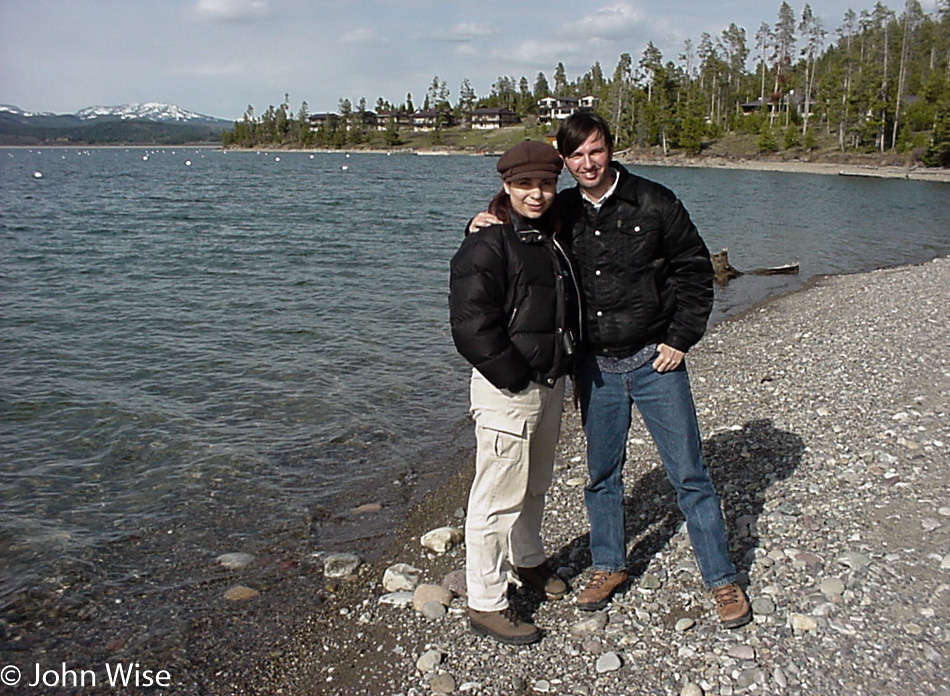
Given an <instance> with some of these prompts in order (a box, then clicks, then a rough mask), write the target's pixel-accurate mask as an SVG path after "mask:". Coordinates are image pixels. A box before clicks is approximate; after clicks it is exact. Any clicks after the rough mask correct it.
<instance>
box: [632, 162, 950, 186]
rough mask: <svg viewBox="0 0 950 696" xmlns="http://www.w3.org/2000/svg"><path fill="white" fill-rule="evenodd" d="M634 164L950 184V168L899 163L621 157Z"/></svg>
mask: <svg viewBox="0 0 950 696" xmlns="http://www.w3.org/2000/svg"><path fill="white" fill-rule="evenodd" d="M620 161H621V162H623V163H624V164H630V165H633V166H646V167H649V166H660V167H694V168H700V169H738V170H745V171H759V172H782V173H786V174H822V175H838V176H853V177H867V178H873V179H908V180H911V181H932V182H938V183H950V170H948V169H938V168H933V167H916V166H912V167H904V166H897V165H878V164H853V163H835V162H806V161H803V160H795V161H787V160H770V159H741V158H740V159H733V158H725V157H680V156H676V157H670V158H666V159H655V160H654V159H646V158H638V157H635V156H632V157H631V156H626V157H622V158H621V159H620Z"/></svg>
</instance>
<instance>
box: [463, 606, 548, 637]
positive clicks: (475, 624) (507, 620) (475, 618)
mask: <svg viewBox="0 0 950 696" xmlns="http://www.w3.org/2000/svg"><path fill="white" fill-rule="evenodd" d="M468 622H469V624H470V625H471V627H472V630H473V631H475V633H477V634H478V635H480V636H488V637H489V638H494V639H495V640H497V641H498V642H499V643H507V644H508V645H527V644H528V643H534V642H535V641H537V640H539V639H540V638H541V631H540V630H539V629H538V627H537V626H535V625H534V624H533V623H531V622H530V621H524V620H523V619H521V618H520V617H519V616H518V615H517V614H516V613H515V610H514V609H512V608H511V607H507V608H505V609H502V610H501V611H477V610H475V609H472V608H471V607H469V610H468Z"/></svg>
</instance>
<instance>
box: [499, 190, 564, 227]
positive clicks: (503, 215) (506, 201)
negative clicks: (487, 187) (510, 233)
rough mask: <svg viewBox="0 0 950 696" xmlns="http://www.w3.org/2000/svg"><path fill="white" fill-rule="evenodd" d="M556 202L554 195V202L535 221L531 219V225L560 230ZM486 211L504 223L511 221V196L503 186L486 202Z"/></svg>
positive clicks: (559, 214) (559, 216)
mask: <svg viewBox="0 0 950 696" xmlns="http://www.w3.org/2000/svg"><path fill="white" fill-rule="evenodd" d="M557 202H558V199H557V197H556V196H555V198H554V203H552V204H551V207H550V208H548V209H547V210H546V211H544V215H542V216H541V217H540V218H538V219H537V220H536V221H535V220H532V221H531V226H532V227H534V228H535V229H538V230H542V231H551V232H553V233H554V234H557V233H558V232H560V231H561V213H560V210H559V208H558V204H557ZM488 212H489V213H491V214H492V215H494V216H495V217H496V218H498V219H499V220H501V221H502V222H503V223H505V224H508V223H510V222H511V216H512V215H513V214H514V213H512V210H511V196H509V195H508V194H507V193H506V192H505V189H504V188H502V189H501V191H499V192H498V193H496V194H495V197H494V198H492V199H491V202H490V203H489V204H488Z"/></svg>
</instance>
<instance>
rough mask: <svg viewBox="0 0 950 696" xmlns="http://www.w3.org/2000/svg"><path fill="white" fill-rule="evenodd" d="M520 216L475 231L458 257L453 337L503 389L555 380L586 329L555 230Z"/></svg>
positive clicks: (453, 294)
mask: <svg viewBox="0 0 950 696" xmlns="http://www.w3.org/2000/svg"><path fill="white" fill-rule="evenodd" d="M513 218H514V220H513V224H510V225H493V226H492V227H486V228H485V229H483V230H480V231H479V232H477V233H475V234H470V235H468V236H467V237H466V238H465V240H464V241H463V242H462V245H461V247H460V248H459V250H458V251H457V252H456V254H455V256H454V257H453V258H452V263H451V275H450V280H449V315H450V320H451V324H452V338H453V340H454V341H455V346H456V348H458V351H459V353H461V354H462V355H463V356H464V357H465V359H466V360H468V361H469V362H470V363H471V364H472V365H473V366H474V367H475V368H476V369H477V370H478V371H479V372H481V373H482V374H483V375H484V376H485V378H486V379H487V380H488V381H489V382H491V383H492V384H493V385H494V386H495V387H497V388H499V389H510V390H512V391H521V390H522V389H524V388H525V387H527V386H528V383H529V382H530V381H535V382H538V383H539V384H542V385H544V386H552V385H553V384H554V383H555V381H556V380H557V379H558V378H559V377H561V376H562V375H564V374H566V373H567V372H568V371H569V369H570V367H571V363H572V355H573V352H574V343H575V342H576V341H577V340H578V337H579V311H578V305H579V297H580V293H579V288H578V286H577V283H576V281H575V274H574V272H573V269H572V268H571V265H570V261H569V260H568V257H567V255H566V254H565V253H564V251H563V250H562V249H561V248H560V245H559V244H558V243H557V242H555V240H554V238H553V236H552V235H551V234H546V233H542V232H539V231H537V230H535V229H533V228H531V227H529V226H528V224H527V223H526V222H525V221H524V220H522V219H520V218H519V217H517V216H515V215H513Z"/></svg>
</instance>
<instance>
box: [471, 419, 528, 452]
mask: <svg viewBox="0 0 950 696" xmlns="http://www.w3.org/2000/svg"><path fill="white" fill-rule="evenodd" d="M476 424H477V425H478V438H479V442H478V444H479V448H480V449H482V451H483V452H485V454H490V455H491V456H493V457H495V458H496V459H499V460H503V461H509V462H516V461H519V460H520V459H521V454H522V451H523V450H524V445H525V437H526V431H527V421H526V420H525V419H524V418H514V419H512V418H505V417H502V416H499V415H497V414H494V413H491V412H486V411H481V412H480V413H479V414H478V416H477V417H476Z"/></svg>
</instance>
